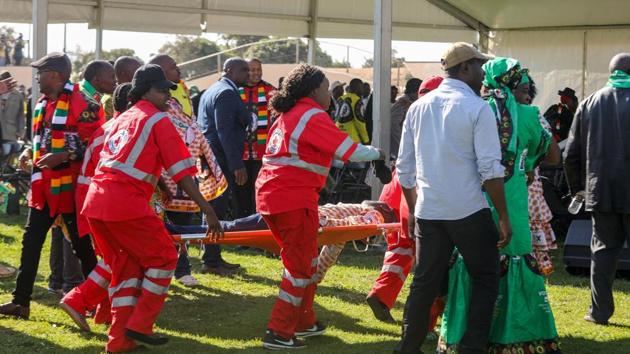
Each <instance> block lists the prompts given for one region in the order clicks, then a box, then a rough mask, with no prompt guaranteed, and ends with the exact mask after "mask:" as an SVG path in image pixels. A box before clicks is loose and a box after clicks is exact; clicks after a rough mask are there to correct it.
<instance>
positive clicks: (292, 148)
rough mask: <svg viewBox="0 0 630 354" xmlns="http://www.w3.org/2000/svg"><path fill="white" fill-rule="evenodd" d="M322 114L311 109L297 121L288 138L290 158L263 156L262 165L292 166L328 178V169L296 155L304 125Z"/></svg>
mask: <svg viewBox="0 0 630 354" xmlns="http://www.w3.org/2000/svg"><path fill="white" fill-rule="evenodd" d="M322 112H324V111H322V110H321V109H318V108H311V109H309V110H308V111H306V112H304V114H303V115H302V117H300V120H299V121H298V123H297V125H296V126H295V129H294V130H293V132H292V133H291V136H290V138H289V151H288V153H289V154H290V155H291V156H280V157H273V156H263V163H269V164H272V165H280V166H293V167H297V168H301V169H303V170H306V171H309V172H313V173H317V174H318V175H321V176H328V172H329V168H328V167H327V166H322V165H318V164H314V163H310V162H306V161H304V160H302V159H300V156H299V154H298V142H299V140H300V137H301V136H302V133H303V132H304V130H305V129H306V125H307V124H308V122H309V121H310V120H311V118H313V116H314V115H315V114H317V113H322Z"/></svg>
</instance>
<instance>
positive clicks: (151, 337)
mask: <svg viewBox="0 0 630 354" xmlns="http://www.w3.org/2000/svg"><path fill="white" fill-rule="evenodd" d="M125 336H126V337H127V338H129V339H133V340H135V341H137V342H141V343H144V344H148V345H164V344H166V343H168V337H166V336H161V335H157V334H144V333H140V332H136V331H132V330H130V329H128V330H126V331H125Z"/></svg>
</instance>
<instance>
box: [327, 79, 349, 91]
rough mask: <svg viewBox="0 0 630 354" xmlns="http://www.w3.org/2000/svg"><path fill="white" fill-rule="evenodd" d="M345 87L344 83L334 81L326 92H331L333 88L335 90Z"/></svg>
mask: <svg viewBox="0 0 630 354" xmlns="http://www.w3.org/2000/svg"><path fill="white" fill-rule="evenodd" d="M345 85H346V83H345V82H341V81H338V80H335V81H333V82H332V84H330V86H329V87H328V90H329V91H332V90H334V89H335V88H337V87H338V86H345Z"/></svg>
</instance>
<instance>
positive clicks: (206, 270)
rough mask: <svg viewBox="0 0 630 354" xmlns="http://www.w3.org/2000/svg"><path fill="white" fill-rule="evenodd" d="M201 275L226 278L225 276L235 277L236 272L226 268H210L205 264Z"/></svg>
mask: <svg viewBox="0 0 630 354" xmlns="http://www.w3.org/2000/svg"><path fill="white" fill-rule="evenodd" d="M201 273H202V274H215V275H219V276H222V277H225V276H230V275H233V274H234V273H235V272H234V270H232V269H228V268H226V267H224V266H218V267H210V266H207V265H205V264H204V265H202V266H201Z"/></svg>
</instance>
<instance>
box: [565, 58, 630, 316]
mask: <svg viewBox="0 0 630 354" xmlns="http://www.w3.org/2000/svg"><path fill="white" fill-rule="evenodd" d="M610 72H611V75H610V78H609V80H608V84H607V85H606V87H604V88H602V89H600V90H599V91H597V92H595V93H593V94H592V95H591V96H590V97H588V98H587V99H586V100H584V102H582V104H581V105H580V106H579V107H578V109H577V111H576V113H575V118H574V120H573V125H572V126H571V131H570V133H569V138H568V141H567V147H566V150H565V152H564V159H565V161H564V167H565V170H566V175H567V181H568V183H569V188H570V190H571V193H572V194H574V195H575V194H581V195H582V196H583V197H585V199H586V202H585V204H586V211H590V212H592V218H593V238H592V240H591V308H590V309H589V311H588V313H587V315H586V316H585V317H584V319H585V320H586V321H589V322H594V323H597V324H607V323H608V319H609V318H610V317H611V316H612V314H613V312H614V309H615V304H614V301H613V293H612V285H613V280H614V278H615V270H616V267H617V261H618V260H619V255H620V254H621V250H622V248H623V244H624V241H627V242H629V243H630V182H629V181H630V140H628V134H630V104H628V102H629V101H630V53H621V54H617V55H616V56H615V57H613V58H612V60H611V62H610Z"/></svg>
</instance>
